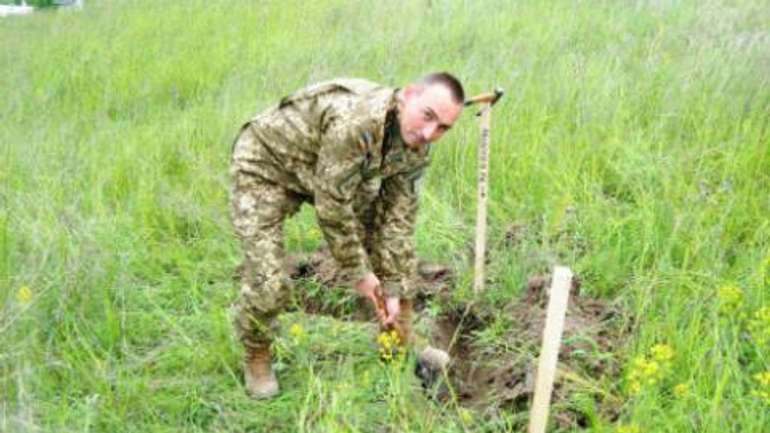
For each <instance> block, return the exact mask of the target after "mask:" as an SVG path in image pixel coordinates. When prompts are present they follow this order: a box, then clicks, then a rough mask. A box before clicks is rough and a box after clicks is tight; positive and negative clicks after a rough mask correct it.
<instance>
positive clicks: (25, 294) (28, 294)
mask: <svg viewBox="0 0 770 433" xmlns="http://www.w3.org/2000/svg"><path fill="white" fill-rule="evenodd" d="M16 300H17V301H19V302H21V303H22V304H27V303H29V302H30V301H31V300H32V290H30V288H29V287H27V286H21V287H20V288H19V291H18V292H16Z"/></svg>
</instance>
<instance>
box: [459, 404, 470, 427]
mask: <svg viewBox="0 0 770 433" xmlns="http://www.w3.org/2000/svg"><path fill="white" fill-rule="evenodd" d="M458 412H459V414H460V419H461V420H462V422H463V423H465V424H470V423H471V422H473V414H472V413H471V411H470V410H468V409H466V408H464V407H461V408H459V409H458Z"/></svg>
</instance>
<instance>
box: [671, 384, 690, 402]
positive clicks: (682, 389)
mask: <svg viewBox="0 0 770 433" xmlns="http://www.w3.org/2000/svg"><path fill="white" fill-rule="evenodd" d="M689 393H690V387H689V386H687V384H686V383H680V384H678V385H676V386H674V395H675V396H677V397H678V398H684V397H686V396H687V394H689Z"/></svg>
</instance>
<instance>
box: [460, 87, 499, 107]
mask: <svg viewBox="0 0 770 433" xmlns="http://www.w3.org/2000/svg"><path fill="white" fill-rule="evenodd" d="M503 94H505V91H503V89H502V88H500V87H497V88H496V89H495V90H494V91H492V92H487V93H482V94H480V95H476V96H474V97H472V98H470V99H467V100H466V101H465V103H464V104H463V105H465V106H466V107H467V106H469V105H474V104H489V105H490V106H492V105H495V104H496V103H497V101H499V100H500V98H502V97H503Z"/></svg>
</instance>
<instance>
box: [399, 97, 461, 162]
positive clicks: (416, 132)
mask: <svg viewBox="0 0 770 433" xmlns="http://www.w3.org/2000/svg"><path fill="white" fill-rule="evenodd" d="M398 108H399V113H398V121H399V125H400V126H401V136H402V137H403V139H404V142H405V143H406V144H407V145H408V146H409V147H412V148H417V147H419V146H421V145H423V144H425V143H431V142H434V141H436V140H438V139H439V138H441V136H442V135H444V133H445V132H447V131H448V130H449V128H451V127H452V124H454V122H455V121H456V120H457V118H458V117H459V116H460V113H461V112H462V109H463V105H462V104H460V103H457V102H455V100H454V98H452V93H451V92H450V90H449V89H448V88H447V87H446V86H444V85H443V84H439V83H435V84H429V85H422V84H410V85H409V86H407V87H405V88H404V90H403V92H402V93H401V98H400V100H399V106H398Z"/></svg>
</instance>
